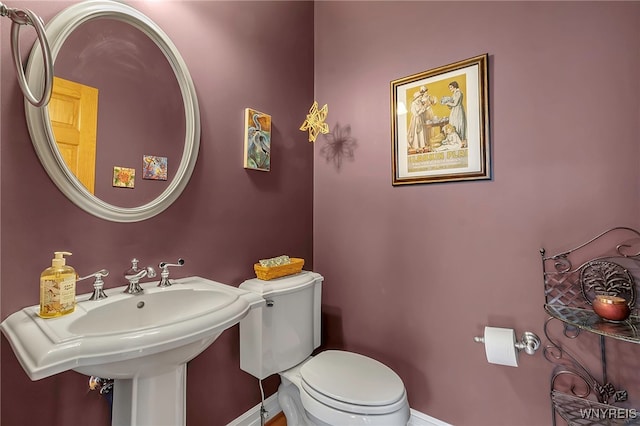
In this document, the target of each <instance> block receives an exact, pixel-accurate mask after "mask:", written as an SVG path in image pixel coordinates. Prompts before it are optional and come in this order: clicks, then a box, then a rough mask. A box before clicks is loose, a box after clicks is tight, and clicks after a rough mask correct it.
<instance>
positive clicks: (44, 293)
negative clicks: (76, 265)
mask: <svg viewBox="0 0 640 426" xmlns="http://www.w3.org/2000/svg"><path fill="white" fill-rule="evenodd" d="M64 256H71V253H69V252H66V251H57V252H55V253H54V258H53V259H51V266H50V267H48V268H47V269H45V270H44V271H42V274H40V313H39V315H40V316H41V317H43V318H53V317H59V316H62V315H66V314H70V313H71V312H73V311H74V309H75V308H76V279H77V277H78V276H77V274H76V271H75V269H73V268H72V267H71V266H69V265H67V264H66V259H65V258H64Z"/></svg>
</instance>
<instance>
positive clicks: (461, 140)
mask: <svg viewBox="0 0 640 426" xmlns="http://www.w3.org/2000/svg"><path fill="white" fill-rule="evenodd" d="M487 63H488V54H484V55H481V56H476V57H474V58H470V59H466V60H464V61H460V62H456V63H454V64H450V65H446V66H442V67H439V68H436V69H432V70H429V71H424V72H421V73H419V74H414V75H410V76H408V77H404V78H401V79H398V80H394V81H392V82H391V133H392V173H393V182H392V183H393V185H406V184H413V183H434V182H451V181H463V180H479V179H491V160H490V152H489V151H490V149H489V145H490V144H489V91H488V90H489V89H488V64H487Z"/></svg>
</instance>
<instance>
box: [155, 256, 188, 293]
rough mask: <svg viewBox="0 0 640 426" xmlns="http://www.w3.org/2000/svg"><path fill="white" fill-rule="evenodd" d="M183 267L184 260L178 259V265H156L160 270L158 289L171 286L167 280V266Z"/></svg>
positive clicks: (162, 263) (163, 263)
mask: <svg viewBox="0 0 640 426" xmlns="http://www.w3.org/2000/svg"><path fill="white" fill-rule="evenodd" d="M182 265H184V259H182V258H180V259H178V263H167V262H160V264H159V265H158V266H159V267H160V269H161V271H160V277H161V279H160V282H159V283H158V287H169V286H170V285H171V284H173V283H172V282H171V280H169V266H182Z"/></svg>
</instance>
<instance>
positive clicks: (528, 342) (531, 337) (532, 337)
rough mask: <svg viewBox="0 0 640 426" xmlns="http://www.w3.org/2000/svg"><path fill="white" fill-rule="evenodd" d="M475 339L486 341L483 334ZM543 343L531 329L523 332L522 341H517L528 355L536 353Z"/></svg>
mask: <svg viewBox="0 0 640 426" xmlns="http://www.w3.org/2000/svg"><path fill="white" fill-rule="evenodd" d="M473 340H474V341H475V342H477V343H484V337H483V336H476V337H474V338H473ZM541 343H542V342H541V340H540V338H539V337H538V335H537V334H535V333H532V332H531V331H525V332H524V333H523V334H522V338H521V339H520V341H519V342H516V343H515V347H516V349H518V350H519V351H521V350H524V351H525V352H526V353H527V354H528V355H533V354H534V353H536V351H537V350H538V348H539V347H540V344H541Z"/></svg>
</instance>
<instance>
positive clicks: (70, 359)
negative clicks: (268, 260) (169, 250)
mask: <svg viewBox="0 0 640 426" xmlns="http://www.w3.org/2000/svg"><path fill="white" fill-rule="evenodd" d="M173 282H174V284H173V285H172V286H170V287H157V286H156V282H149V283H143V284H141V287H142V288H143V289H144V292H143V293H142V294H139V295H131V294H127V293H124V292H123V291H124V289H125V287H118V288H113V289H109V290H106V291H105V293H106V294H107V296H108V297H107V298H106V299H102V300H98V301H90V300H87V299H88V298H89V294H86V295H81V296H78V298H77V300H78V303H77V305H76V309H75V311H74V312H73V313H71V314H69V315H66V316H62V317H59V318H51V319H43V318H40V316H38V310H39V306H30V307H27V308H24V309H22V310H20V311H18V312H16V313H14V314H12V315H10V316H9V317H8V318H7V319H6V320H5V321H4V322H2V324H0V329H1V330H2V332H3V333H4V334H5V336H6V337H7V339H8V340H9V342H10V344H11V347H12V348H13V351H14V352H15V354H16V356H17V358H18V360H19V361H20V364H21V365H22V367H23V368H24V370H25V372H26V373H27V375H28V376H29V377H30V378H31V380H39V379H42V378H45V377H49V376H52V375H54V374H58V373H61V372H63V371H67V370H75V371H78V372H80V373H83V374H87V375H92V376H99V377H103V378H112V379H115V389H114V406H113V424H114V425H115V424H140V425H142V424H172V425H179V424H184V417H185V413H184V397H185V391H186V363H187V362H188V361H189V360H191V359H193V358H194V357H196V356H197V355H198V354H200V353H201V352H202V351H204V350H205V349H206V348H207V347H208V346H209V345H211V343H213V342H214V341H215V339H216V338H217V337H218V336H219V335H220V334H221V333H222V332H223V331H224V330H226V329H227V328H229V327H232V326H233V325H235V324H237V323H238V322H240V320H241V319H242V318H244V317H245V316H246V315H247V314H248V313H249V310H251V309H253V308H256V307H259V306H263V305H264V304H265V301H264V299H262V298H261V297H259V296H257V295H256V294H253V293H250V292H248V291H245V290H242V289H239V288H237V287H233V286H229V285H225V284H221V283H218V282H215V281H211V280H207V279H205V278H200V277H188V278H180V279H175V280H173ZM160 390H161V391H160ZM159 392H163V393H166V395H165V396H164V397H162V396H161V395H158V393H159ZM149 395H153V399H151V398H150V397H149ZM163 400H164V401H163ZM167 410H168V411H167Z"/></svg>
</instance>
